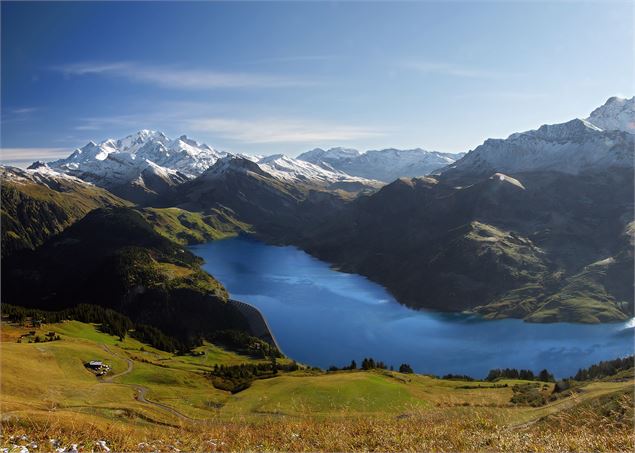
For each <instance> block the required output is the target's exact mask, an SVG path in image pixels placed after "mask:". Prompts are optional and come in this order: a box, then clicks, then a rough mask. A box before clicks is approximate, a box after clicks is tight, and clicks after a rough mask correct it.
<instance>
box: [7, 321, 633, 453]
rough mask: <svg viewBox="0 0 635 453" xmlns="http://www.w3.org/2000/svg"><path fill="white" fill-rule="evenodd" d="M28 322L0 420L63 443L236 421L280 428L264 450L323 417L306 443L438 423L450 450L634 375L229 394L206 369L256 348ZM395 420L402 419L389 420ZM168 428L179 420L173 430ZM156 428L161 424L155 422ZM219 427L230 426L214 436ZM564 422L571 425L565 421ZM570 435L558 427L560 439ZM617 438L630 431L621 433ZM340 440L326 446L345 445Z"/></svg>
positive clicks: (262, 430) (379, 374)
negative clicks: (49, 335) (44, 337)
mask: <svg viewBox="0 0 635 453" xmlns="http://www.w3.org/2000/svg"><path fill="white" fill-rule="evenodd" d="M31 329H32V328H30V327H20V326H17V325H9V324H7V323H3V324H2V342H1V343H0V352H1V354H0V366H1V367H2V371H3V372H2V375H1V378H0V379H1V382H0V384H1V385H2V394H1V396H0V404H1V405H2V411H3V422H2V423H3V426H4V428H5V429H6V430H7V431H8V432H11V433H18V432H19V430H20V429H21V428H20V427H26V426H32V430H30V431H29V432H28V434H29V435H31V436H34V435H38V434H39V433H38V430H45V431H44V432H45V433H46V434H47V435H48V436H49V437H54V436H58V437H61V438H63V439H68V440H67V441H69V442H70V441H71V440H72V439H73V436H75V438H76V439H77V440H80V439H78V436H79V437H81V440H82V441H84V442H90V441H94V440H93V439H90V438H87V436H88V437H90V436H93V435H94V436H101V437H95V439H97V438H106V439H107V440H108V441H109V442H119V443H117V444H116V445H118V446H119V448H120V449H123V448H124V447H125V449H135V446H136V444H131V443H129V441H127V440H125V439H128V440H129V439H135V440H136V442H142V441H146V442H147V441H153V442H156V441H157V439H159V438H163V437H165V440H164V441H165V442H172V443H173V442H175V440H177V439H180V441H181V442H184V443H186V442H194V439H196V442H201V445H200V446H198V447H193V446H190V447H189V449H192V448H196V449H199V448H200V449H205V446H204V445H203V443H202V442H204V439H202V438H201V437H202V436H204V435H205V434H206V433H207V435H208V439H209V437H215V436H216V438H218V436H221V438H222V439H223V440H224V441H226V442H230V439H228V438H227V436H229V433H230V432H232V433H233V428H232V427H233V426H234V425H235V424H238V425H237V426H240V428H241V430H242V432H243V433H249V434H245V435H248V436H249V437H248V439H247V438H244V439H242V437H240V436H239V437H232V439H231V442H238V439H242V440H241V441H240V443H239V444H234V445H235V448H241V447H239V445H242V448H251V449H253V448H255V447H256V445H257V444H258V443H259V442H260V443H262V442H263V441H265V440H264V439H269V434H267V433H272V434H273V433H277V434H278V437H277V438H271V439H269V440H267V442H272V443H271V447H270V448H269V449H272V450H279V449H282V450H288V449H296V448H298V447H297V446H295V447H294V446H293V445H290V444H287V443H286V442H288V441H289V440H290V438H289V436H290V433H292V432H296V433H297V432H303V433H305V435H307V436H308V435H309V433H310V432H313V431H314V430H318V429H319V428H318V427H322V428H321V429H319V431H315V432H314V434H312V436H316V437H315V438H313V440H311V441H310V442H309V443H308V444H307V445H306V446H305V447H304V448H306V449H310V450H320V449H328V445H330V444H329V440H328V439H330V438H332V439H336V438H337V439H339V436H338V435H336V434H335V433H336V432H339V430H344V432H350V435H351V436H353V437H352V438H357V439H358V441H359V442H361V444H360V445H366V446H367V447H370V446H372V445H377V446H378V448H379V446H383V448H390V447H391V446H392V449H395V448H396V449H403V448H405V447H406V446H408V445H410V446H411V448H415V447H414V445H415V444H412V443H411V442H413V441H414V439H417V438H427V437H428V436H429V435H432V433H433V432H436V433H437V436H441V438H443V444H444V445H446V447H447V448H450V446H451V445H454V448H453V449H459V448H467V446H469V445H470V444H469V442H474V440H473V439H472V436H475V435H476V434H477V433H479V432H481V435H483V436H488V437H489V436H494V437H495V438H498V439H501V438H502V437H500V436H505V435H506V434H505V433H506V432H514V430H516V429H525V428H522V427H524V426H532V424H534V423H535V422H536V421H538V420H540V419H542V418H543V417H545V416H557V415H558V414H560V413H567V412H563V411H569V410H571V409H573V408H575V407H578V405H579V404H580V403H587V402H588V403H589V404H595V403H593V401H596V400H597V399H598V398H603V397H609V396H610V395H617V394H619V393H620V392H621V393H623V392H625V391H628V390H629V389H630V388H632V385H633V382H632V376H631V378H630V379H628V380H627V381H625V382H607V381H604V380H602V381H596V382H591V383H586V384H585V385H584V386H583V391H582V392H581V393H578V394H576V396H574V397H570V398H562V399H558V400H557V401H555V402H553V403H549V404H547V405H545V406H542V407H537V408H535V407H529V406H522V405H514V404H511V403H510V399H511V396H512V390H511V387H512V386H513V385H514V384H517V383H522V382H523V381H512V380H506V381H500V382H498V384H508V386H507V387H500V386H499V387H496V388H492V386H491V383H484V382H483V383H481V382H472V383H470V385H469V386H467V387H468V388H465V387H466V385H465V384H466V383H465V382H462V381H450V380H443V379H436V378H433V377H428V376H422V375H413V374H401V373H397V372H389V371H369V372H363V371H344V372H336V373H324V372H318V371H311V370H300V371H296V372H292V373H281V374H280V375H279V376H278V377H273V378H270V379H264V380H258V381H255V382H254V384H253V385H252V386H251V387H250V388H248V389H246V390H244V391H242V392H240V393H237V394H234V395H232V394H231V393H229V392H225V391H221V390H218V389H216V388H214V387H213V385H212V384H211V381H210V380H209V379H208V378H207V377H205V375H204V373H205V371H209V370H211V369H212V367H213V366H214V365H215V364H224V365H233V364H238V363H256V362H257V361H255V360H254V359H253V358H250V357H247V356H241V355H238V354H235V353H232V352H230V351H226V350H223V349H221V348H219V347H218V346H214V345H211V344H209V343H206V344H205V345H203V346H202V347H201V348H200V351H202V352H204V354H203V355H186V356H178V355H174V354H171V353H166V352H163V351H159V350H156V349H154V348H152V347H149V346H148V345H144V344H141V343H139V342H138V341H137V340H134V339H131V338H126V339H125V340H124V341H119V340H118V339H117V338H116V337H113V336H110V335H107V334H104V333H101V332H99V331H98V329H97V328H96V326H94V325H91V324H83V323H79V322H76V321H67V322H64V323H60V324H49V325H45V326H42V328H41V331H42V332H47V331H54V332H56V333H57V334H59V335H60V336H61V340H60V341H53V342H46V343H26V342H22V343H18V342H17V339H18V337H19V336H20V335H21V334H23V333H26V332H28V331H29V330H31ZM88 360H102V361H105V362H106V363H108V364H110V365H112V367H113V371H112V373H111V374H110V375H109V376H106V377H105V378H97V377H95V376H94V375H93V374H91V373H90V372H89V371H87V370H86V369H85V368H84V366H83V363H84V362H86V361H88ZM479 385H481V386H482V387H480V388H479V387H478V386H479ZM552 385H553V384H547V386H548V387H550V386H552ZM584 410H587V409H584ZM362 421H372V422H371V423H372V426H376V428H377V429H378V430H380V431H382V432H383V433H384V436H387V437H384V438H383V439H381V440H380V439H377V438H375V437H374V436H375V434H374V433H375V431H376V430H375V428H370V426H367V425H366V422H364V423H363V424H362V425H363V426H362V425H360V423H362ZM395 423H397V424H398V426H396V425H395V426H393V424H395ZM457 424H458V425H457ZM169 426H179V427H180V428H179V431H178V432H174V433H172V432H171V431H169ZM443 426H453V428H452V429H454V430H457V429H458V430H459V431H458V432H455V436H456V437H445V436H447V435H448V434H449V433H445V431H442V427H443ZM536 426H537V425H536ZM155 427H156V428H158V431H152V430H153V429H154V428H155ZM380 427H383V428H381V429H380ZM398 427H399V428H398ZM517 427H521V428H517ZM217 429H221V431H222V432H223V433H225V434H223V433H216V434H215V436H211V435H210V434H209V433H210V432H211V431H214V432H216V430H217ZM360 429H361V430H362V431H358V430H360ZM541 429H547V428H541ZM567 429H568V430H571V431H572V432H573V428H572V427H571V426H569V427H568V428H567ZM589 429H591V428H589ZM210 430H211V431H210ZM271 430H273V432H271ZM158 432H163V433H164V435H165V436H162V435H159V434H158ZM362 432H364V433H366V434H362ZM73 433H74V434H73ZM90 433H93V434H90ZM169 433H171V434H169ZM281 433H286V434H284V436H281ZM398 433H401V436H406V437H399V436H400V435H399V434H398ZM497 433H498V434H497ZM566 435H567V434H566V432H564V433H561V434H560V436H563V437H562V438H566ZM585 435H588V432H587V433H586V434H585ZM170 436H171V437H170ZM231 436H234V434H232V435H231ZM496 436H498V437H496ZM259 439H260V440H259ZM276 439H277V440H276ZM543 440H544V439H543ZM614 440H619V441H620V442H624V441H625V440H624V439H622V438H618V437H616V438H615V439H614ZM508 441H510V442H511V441H512V439H508ZM552 441H554V440H553V439H552V440H550V442H552ZM4 442H5V441H4V440H3V443H4ZM162 442H163V441H162ZM338 442H342V440H341V439H340V440H338ZM375 442H379V443H377V444H375ZM395 442H396V443H395ZM454 442H459V443H454ZM464 442H467V443H464ZM339 445H340V446H339V447H337V446H336V445H332V446H331V447H332V448H349V449H350V448H351V447H345V446H343V444H339ZM478 445H479V444H472V449H478V448H477V447H478ZM491 445H498V444H490V446H491ZM509 445H511V444H509ZM509 445H508V448H510V447H509ZM514 445H517V444H514ZM572 445H573V444H572ZM484 447H486V445H483V446H482V447H480V448H484ZM208 448H209V447H208ZM419 448H423V447H422V446H421V445H419ZM497 448H502V447H497Z"/></svg>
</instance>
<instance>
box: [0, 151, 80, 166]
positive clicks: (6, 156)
mask: <svg viewBox="0 0 635 453" xmlns="http://www.w3.org/2000/svg"><path fill="white" fill-rule="evenodd" d="M70 153H71V151H70V150H69V149H68V148H0V161H2V162H3V163H5V164H9V165H17V166H23V165H21V164H27V165H28V164H30V163H32V162H34V161H36V160H44V161H48V160H54V159H60V158H62V157H66V156H68V155H69V154H70Z"/></svg>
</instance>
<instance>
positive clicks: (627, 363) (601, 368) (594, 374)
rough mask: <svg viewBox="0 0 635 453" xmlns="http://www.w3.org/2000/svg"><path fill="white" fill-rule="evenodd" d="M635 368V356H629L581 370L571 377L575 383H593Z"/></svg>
mask: <svg viewBox="0 0 635 453" xmlns="http://www.w3.org/2000/svg"><path fill="white" fill-rule="evenodd" d="M634 366H635V356H632V355H631V356H628V357H623V358H618V359H613V360H605V361H602V362H600V363H596V364H595V365H591V366H590V367H588V368H581V369H579V370H578V372H577V373H576V374H575V376H572V377H570V378H569V379H573V380H575V381H591V380H593V379H601V378H604V377H608V376H613V375H614V374H617V373H619V372H620V371H625V370H629V369H631V368H633V367H634Z"/></svg>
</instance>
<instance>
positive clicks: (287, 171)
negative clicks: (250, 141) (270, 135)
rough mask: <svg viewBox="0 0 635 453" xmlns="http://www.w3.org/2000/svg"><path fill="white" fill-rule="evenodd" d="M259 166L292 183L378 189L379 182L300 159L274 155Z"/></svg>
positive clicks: (260, 162) (266, 158)
mask: <svg viewBox="0 0 635 453" xmlns="http://www.w3.org/2000/svg"><path fill="white" fill-rule="evenodd" d="M257 163H258V166H259V167H260V168H262V169H263V170H265V171H266V172H267V173H269V174H271V175H272V176H274V177H275V178H278V179H280V180H282V181H287V182H292V183H311V184H316V183H317V184H323V185H326V186H330V185H332V184H339V183H342V184H349V183H357V184H360V185H366V186H368V187H378V186H380V185H381V183H380V182H379V181H373V180H370V179H366V178H359V177H357V176H351V175H348V174H346V173H344V172H341V171H338V170H335V169H328V168H324V167H321V166H319V165H315V164H312V163H311V162H307V161H304V160H300V159H294V158H292V157H288V156H285V155H284V154H274V155H272V156H267V157H263V158H261V159H259V160H258V161H257Z"/></svg>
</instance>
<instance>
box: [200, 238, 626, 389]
mask: <svg viewBox="0 0 635 453" xmlns="http://www.w3.org/2000/svg"><path fill="white" fill-rule="evenodd" d="M191 250H192V252H193V253H195V254H197V255H198V256H200V257H202V258H203V259H205V261H206V263H205V265H204V266H203V267H204V269H205V270H206V271H208V272H209V273H211V274H212V275H213V276H214V277H216V278H217V279H218V280H220V282H221V283H222V284H223V285H224V286H225V287H226V288H227V290H228V291H229V293H230V295H231V297H232V298H234V299H237V300H241V301H243V302H247V303H250V304H252V305H254V306H256V307H258V308H259V309H260V310H261V311H262V313H263V314H264V315H265V317H266V318H267V320H268V322H269V325H270V326H271V328H272V330H273V334H274V336H275V337H276V339H277V341H278V343H279V345H280V347H281V348H282V350H283V352H284V353H285V354H286V355H288V356H290V357H292V358H294V359H296V360H298V361H299V362H302V363H306V364H310V365H315V366H319V367H322V368H327V367H329V366H330V365H336V366H344V365H348V364H349V363H350V361H351V359H355V360H356V361H357V363H358V364H359V363H360V362H361V360H362V359H363V358H364V357H373V358H374V359H376V360H382V361H384V362H385V363H387V364H388V365H394V366H395V368H397V367H398V366H399V365H400V364H401V363H409V364H410V365H412V367H413V368H414V369H415V371H417V372H419V373H431V374H438V375H443V374H447V373H454V374H468V375H471V376H473V377H484V376H485V375H486V374H487V372H488V371H489V370H490V369H492V368H506V367H510V368H526V369H531V370H533V371H534V372H538V371H540V370H541V369H542V368H547V369H549V370H550V371H551V372H553V373H554V374H555V375H556V376H557V377H568V376H570V375H572V374H575V372H576V371H577V370H578V369H579V368H581V367H586V366H588V365H591V364H593V363H596V362H598V361H600V360H605V359H612V358H616V357H620V356H624V355H629V354H633V349H634V346H633V326H634V323H633V320H631V321H629V322H622V323H612V324H596V325H588V324H569V323H556V324H534V323H526V322H523V321H521V320H516V319H505V320H496V321H485V320H482V319H479V318H478V317H476V316H469V315H463V314H443V313H435V312H428V311H417V310H411V309H409V308H406V307H404V306H403V305H400V304H399V303H398V302H397V301H396V300H395V299H394V298H393V297H392V296H391V295H390V294H389V293H388V292H387V291H386V289H384V288H383V287H382V286H380V285H378V284H376V283H373V282H371V281H369V280H368V279H366V278H365V277H362V276H359V275H355V274H346V273H343V272H338V271H335V270H333V269H331V268H330V267H329V264H328V263H324V262H322V261H320V260H317V259H315V258H313V257H311V256H310V255H308V254H306V253H305V252H303V251H301V250H299V249H297V248H295V247H278V246H271V245H267V244H264V243H262V242H259V241H256V240H253V239H250V238H245V237H239V238H233V239H226V240H222V241H214V242H210V243H207V244H201V245H196V246H192V247H191Z"/></svg>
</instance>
